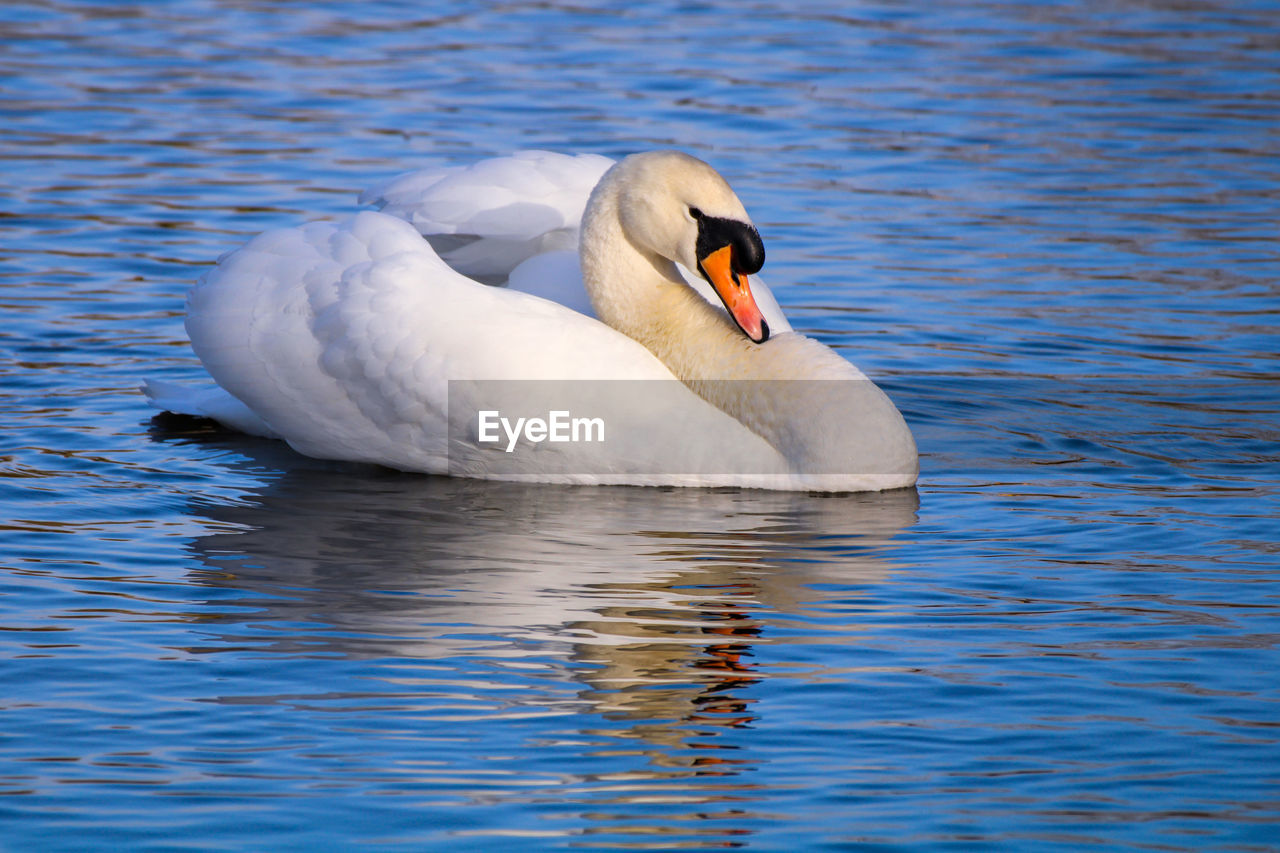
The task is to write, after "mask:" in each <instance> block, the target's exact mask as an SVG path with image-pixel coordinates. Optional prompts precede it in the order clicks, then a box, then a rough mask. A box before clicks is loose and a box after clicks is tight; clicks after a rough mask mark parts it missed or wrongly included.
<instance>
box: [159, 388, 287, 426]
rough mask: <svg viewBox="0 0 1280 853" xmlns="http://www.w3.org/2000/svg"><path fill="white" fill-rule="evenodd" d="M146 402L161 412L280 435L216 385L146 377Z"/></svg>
mask: <svg viewBox="0 0 1280 853" xmlns="http://www.w3.org/2000/svg"><path fill="white" fill-rule="evenodd" d="M141 390H142V393H143V394H145V395H146V397H147V402H148V403H150V404H151V405H152V407H154V408H156V409H159V410H160V411H162V412H172V413H173V414H175V415H190V416H191V417H196V418H210V419H212V420H215V421H217V422H218V423H219V424H221V425H222V426H224V427H226V428H228V429H233V430H235V431H237V432H243V433H247V434H249V435H257V436H261V437H263V438H279V437H280V436H278V435H277V434H276V433H275V431H274V430H272V429H271V427H270V426H268V425H267V422H266V421H264V420H263V419H262V418H260V417H258V415H257V414H255V413H254V412H253V410H252V409H250V408H249V407H248V406H246V405H245V404H244V403H242V402H240V401H239V400H237V399H236V398H235V397H233V396H231V394H230V393H228V392H227V391H225V390H223V389H222V388H219V387H218V386H217V385H206V386H202V387H199V388H193V387H191V386H188V385H179V384H178V383H176V382H164V381H161V380H158V379H148V380H146V381H144V382H143V384H142V388H141Z"/></svg>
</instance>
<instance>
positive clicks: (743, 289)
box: [699, 246, 769, 344]
mask: <svg viewBox="0 0 1280 853" xmlns="http://www.w3.org/2000/svg"><path fill="white" fill-rule="evenodd" d="M699 265H700V266H701V267H702V272H703V273H704V274H705V275H706V277H707V280H708V281H710V282H711V286H712V288H714V289H715V292H716V295H717V296H719V297H720V301H721V302H723V303H724V307H725V308H726V309H727V310H728V311H729V316H730V317H732V318H733V321H734V322H735V323H737V324H738V328H739V329H742V331H743V333H745V334H746V336H747V337H748V338H751V340H753V341H755V342H756V343H758V344H762V343H764V342H765V341H767V340H769V324H768V323H766V322H765V321H764V315H763V314H761V313H760V306H758V305H756V298H755V297H754V296H752V295H751V285H750V284H749V283H748V282H747V277H746V276H745V275H739V274H738V273H736V272H734V271H733V248H732V247H731V246H725V247H724V248H723V249H716V250H715V251H714V252H712V253H711V254H709V255H707V256H706V257H705V258H703V259H702V260H701V261H700V262H699Z"/></svg>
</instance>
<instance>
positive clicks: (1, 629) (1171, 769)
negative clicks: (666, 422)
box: [0, 0, 1280, 851]
mask: <svg viewBox="0 0 1280 853" xmlns="http://www.w3.org/2000/svg"><path fill="white" fill-rule="evenodd" d="M1278 24H1280V6H1277V4H1275V3H1270V2H1256V3H1250V2H1243V3H1225V2H1213V0H1187V2H1162V1H1161V0H1153V2H1145V3H1116V4H1109V5H1108V4H1074V5H1073V4H1061V5H1055V4H1045V3H1036V2H1019V0H1014V1H1013V2H1008V3H982V4H978V3H973V4H963V3H960V4H952V3H941V4H927V5H924V4H906V3H899V2H872V3H865V4H864V3H856V4H850V3H835V2H831V3H823V2H813V3H808V2H801V3H798V4H776V5H775V4H766V3H756V2H752V0H740V2H736V3H729V2H724V0H706V1H705V2H699V3H675V2H656V3H648V4H632V3H617V2H612V0H610V1H609V2H602V3H599V4H573V3H568V2H559V0H551V1H550V2H544V3H536V4H519V3H511V4H476V3H463V2H436V3H400V2H389V0H388V1H387V2H370V3H365V4H359V5H356V4H348V3H334V2H309V3H306V4H300V3H286V2H281V0H255V2H243V0H220V1H219V0H193V2H188V3H164V2H149V3H93V2H63V0H50V2H35V0H17V1H16V2H9V3H6V4H4V6H3V7H2V8H0V115H2V117H3V121H0V162H2V163H3V174H4V179H3V186H4V189H5V193H4V196H5V203H4V204H3V207H2V210H3V213H2V218H0V311H2V312H3V317H4V323H3V326H2V327H0V376H2V377H3V383H2V384H0V395H2V396H3V412H4V416H3V418H2V419H0V473H2V474H3V476H2V477H0V526H2V528H3V529H2V531H0V555H2V561H0V562H2V567H3V571H2V572H0V661H2V663H0V672H2V673H3V692H2V693H0V795H3V796H0V850H4V851H28V850H51V851H62V850H65V851H73V850H74V851H83V850H148V851H152V850H154V851H160V850H178V849H188V850H189V849H200V850H235V851H253V850H267V849H269V850H306V851H314V850H323V849H368V848H371V847H380V848H386V849H405V850H420V849H439V848H448V849H475V850H499V849H511V848H514V847H517V846H519V847H520V848H522V849H527V850H535V849H536V850H561V849H583V848H586V849H617V848H621V849H724V848H731V849H747V850H800V849H804V850H825V849H830V850H836V849H841V850H847V849H859V850H862V849H865V850H889V849H895V850H897V849H910V850H961V849H964V850H970V849H972V850H978V849H993V848H1004V849H1024V850H1046V851H1047V850H1062V851H1066V850H1080V849H1086V848H1087V849H1118V850H1153V849H1154V850H1165V851H1183V850H1187V851H1189V850H1196V851H1199V850H1222V851H1257V850H1277V849H1280V677H1278V676H1277V673H1278V672H1280V653H1278V651H1277V646H1278V644H1280V586H1278V585H1277V583H1278V581H1280V521H1278V516H1280V506H1278V503H1277V495H1278V494H1280V476H1278V472H1280V379H1278V378H1277V377H1278V376H1280V358H1278V355H1277V352H1278V350H1280V347H1278V346H1277V342H1278V341H1280V248H1278V238H1280V232H1278V230H1277V212H1278V211H1280V71H1278V70H1280V29H1278ZM659 147H678V148H681V149H683V150H686V151H689V152H691V153H694V154H697V155H698V156H700V157H702V158H704V159H706V160H708V161H709V162H711V163H712V164H713V165H715V166H716V167H717V168H718V169H719V170H720V171H721V172H722V173H723V174H724V175H725V176H726V177H727V178H728V179H729V181H730V182H731V183H732V184H733V186H734V187H735V189H736V190H737V192H738V194H739V195H740V196H741V198H742V199H743V201H744V203H745V204H746V206H747V209H748V211H749V212H750V213H751V215H752V217H753V219H754V220H755V222H756V224H757V225H758V226H759V227H760V231H761V233H762V236H763V239H764V241H765V244H766V246H767V247H768V262H767V265H766V267H765V269H764V276H765V278H766V279H767V281H768V282H769V283H770V285H771V286H772V287H773V289H774V292H775V294H776V295H777V297H778V299H779V301H780V303H781V304H782V305H783V307H784V308H785V309H786V311H787V313H788V315H789V316H790V318H791V320H792V323H793V324H794V325H795V326H796V328H797V329H799V330H801V331H804V332H806V333H808V334H811V335H813V336H815V337H817V338H819V339H820V340H822V341H824V342H825V343H827V344H829V345H830V346H832V347H834V348H836V349H837V351H839V352H840V353H841V354H842V355H844V356H846V357H847V358H849V359H850V360H851V361H853V362H854V363H856V364H857V365H858V366H859V367H861V368H862V369H863V370H864V371H865V372H866V373H867V374H868V375H870V376H871V377H872V378H874V379H875V380H876V381H877V382H878V383H879V384H880V385H881V386H882V387H883V388H884V389H885V390H886V391H887V392H888V393H889V394H890V396H891V397H893V399H894V401H895V402H896V404H897V405H898V407H899V408H900V409H901V411H902V412H903V414H904V415H905V417H906V419H907V421H908V422H909V423H910V424H911V427H912V429H913V431H914V433H915V436H916V440H917V442H918V444H919V447H920V450H921V465H922V473H921V477H920V482H919V485H918V486H917V487H916V488H914V489H909V490H902V491H896V492H889V493H883V494H863V495H826V496H823V495H811V494H805V493H796V494H787V493H768V492H758V491H751V490H733V489H683V490H681V489H657V488H604V487H601V488H587V487H577V488H575V487H557V486H532V485H511V484H502V483H491V482H478V481H466V480H451V479H447V478H438V477H427V476H418V475H411V474H402V473H397V472H391V471H385V470H379V469H371V468H364V467H356V466H344V465H340V464H335V463H326V462H320V461H316V460H311V459H307V458H305V457H302V456H299V455H297V454H295V453H293V452H292V451H290V450H289V449H288V448H287V447H285V446H283V445H279V444H274V443H271V442H266V441H260V440H254V439H248V438H244V437H240V436H236V435H234V434H231V433H228V432H224V431H220V430H217V429H215V428H213V427H212V426H211V425H209V424H208V423H204V422H199V421H194V420H175V419H173V418H163V417H160V418H154V417H153V415H155V414H156V413H155V412H154V411H153V410H151V409H149V408H148V407H147V405H146V403H145V401H144V399H143V397H142V396H141V394H139V393H138V390H137V389H138V386H139V385H140V383H141V382H142V381H143V380H144V379H164V380H171V381H177V382H194V381H197V380H199V378H200V377H201V375H202V370H201V368H200V365H199V362H198V361H197V360H196V359H195V357H194V355H193V354H192V352H191V350H190V347H189V345H188V343H187V339H186V336H185V332H184V330H183V326H182V318H183V299H184V294H185V292H186V290H187V289H188V288H189V287H190V285H191V284H192V283H193V282H194V280H195V279H196V278H197V277H198V276H199V275H200V274H201V273H202V272H204V271H205V270H206V269H207V268H208V266H209V264H211V263H212V262H213V261H214V259H216V258H217V257H218V256H219V255H220V254H222V253H223V252H226V251H228V250H230V249H232V248H235V247H236V246H238V245H241V244H242V243H243V242H244V241H245V240H247V239H248V238H249V237H251V236H252V235H254V234H256V233H258V232H260V231H262V230H265V229H268V228H273V227H280V226H286V225H293V224H297V223H300V222H302V221H306V220H311V219H326V218H328V219H336V218H340V217H343V216H346V215H348V214H350V213H352V212H354V211H355V210H357V209H358V205H357V204H356V200H355V198H356V195H357V193H358V192H359V191H360V190H361V189H363V188H365V187H366V186H369V185H371V184H374V183H376V182H378V181H381V180H383V179H385V178H387V177H388V176H390V175H394V174H396V173H398V172H402V171H405V170H408V169H412V168H419V167H426V166H432V165H442V164H465V163H470V162H474V161H475V160H477V159H480V158H483V157H488V156H495V155H500V154H505V153H509V152H511V151H514V150H519V149H527V148H540V149H550V150H558V151H566V152H578V151H587V152H594V153H599V154H604V155H607V156H611V157H620V156H623V155H625V154H627V153H630V152H633V151H638V150H644V149H649V148H659Z"/></svg>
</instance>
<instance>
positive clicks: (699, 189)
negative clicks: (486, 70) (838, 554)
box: [147, 152, 917, 490]
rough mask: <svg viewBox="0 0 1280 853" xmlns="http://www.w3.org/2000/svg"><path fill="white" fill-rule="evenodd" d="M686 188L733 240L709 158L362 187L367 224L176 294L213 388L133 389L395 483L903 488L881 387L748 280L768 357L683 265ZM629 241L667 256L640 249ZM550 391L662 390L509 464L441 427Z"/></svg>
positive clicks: (328, 232)
mask: <svg viewBox="0 0 1280 853" xmlns="http://www.w3.org/2000/svg"><path fill="white" fill-rule="evenodd" d="M610 169H612V171H610ZM606 172H607V175H606ZM655 175H656V176H657V178H655V177H654V176H655ZM602 176H604V180H603V181H602V180H601V178H602ZM646 181H647V184H646ZM597 184H599V187H600V188H599V189H597V190H596V192H595V194H594V196H591V191H592V188H593V187H596V186H597ZM690 194H692V195H690ZM588 196H591V205H590V209H589V210H588V213H587V219H588V222H587V225H588V226H589V227H588V228H586V229H585V234H583V235H581V236H580V233H579V231H580V228H581V227H582V224H583V210H584V207H586V206H587V201H588ZM668 196H670V198H668ZM686 196H689V197H690V198H695V199H696V204H697V205H699V208H700V211H701V210H705V211H706V214H708V215H711V216H717V217H722V218H724V219H726V220H732V221H734V222H741V223H743V227H748V224H749V220H747V219H746V214H745V211H743V210H742V209H741V204H740V202H738V200H737V198H736V196H734V195H733V194H732V191H731V190H729V189H728V186H727V184H724V183H723V180H722V179H720V178H719V176H718V175H716V174H715V173H714V172H713V171H712V170H711V169H710V167H708V166H706V165H705V164H703V163H701V161H697V160H694V159H693V158H689V157H686V156H684V155H676V154H674V153H672V152H664V153H659V154H649V155H637V156H635V157H632V158H628V159H627V160H624V161H622V163H621V164H619V165H618V166H617V167H614V166H613V164H612V163H611V161H609V160H607V159H606V158H603V157H597V156H594V155H578V156H576V157H571V156H566V155H559V154H551V153H547V152H523V153H520V154H517V155H514V156H513V157H506V158H497V159H494V160H487V161H483V162H481V163H478V164H475V165H473V166H470V167H466V168H455V169H445V170H439V171H434V172H418V173H410V174H407V175H403V176H400V177H398V178H396V179H394V180H392V181H390V182H388V183H387V184H385V185H384V186H382V187H379V188H377V189H375V190H372V191H370V192H368V193H366V194H364V196H362V200H364V201H368V202H374V203H377V204H379V205H381V207H382V212H373V211H365V212H362V213H358V214H356V215H355V216H353V217H352V218H350V219H348V220H346V221H343V222H340V223H328V222H318V223H311V224H308V225H305V226H302V227H298V228H287V229H281V230H277V231H271V232H267V233H265V234H262V235H260V236H258V237H256V238H254V239H253V240H251V241H250V242H249V243H248V244H246V245H245V246H244V247H243V248H241V249H238V250H236V251H233V252H231V253H229V254H227V255H225V256H223V257H222V258H221V259H220V260H219V262H218V264H217V266H216V267H214V268H213V269H212V270H211V271H210V272H209V273H208V274H207V275H206V276H204V277H203V278H202V279H201V281H200V282H199V283H198V284H197V285H196V286H195V287H194V288H193V289H192V291H191V293H190V295H189V297H188V305H187V324H186V325H187V331H188V333H189V334H190V336H191V341H192V346H193V348H194V349H195V351H196V354H197V355H198V356H199V357H200V360H201V362H202V363H203V364H204V365H205V367H206V369H207V370H208V371H209V374H210V375H211V376H212V378H213V379H214V381H215V382H216V383H217V384H218V386H220V388H221V389H222V390H221V391H218V390H212V389H207V388H206V389H200V390H195V391H190V392H187V393H184V392H182V391H181V390H180V389H179V388H178V387H176V386H173V385H172V384H169V383H149V385H148V388H147V391H148V394H149V396H150V397H151V399H152V402H153V404H154V405H156V406H158V407H160V408H165V409H168V410H171V411H179V412H185V413H189V414H198V415H204V416H208V417H213V418H215V419H217V420H219V421H221V422H223V423H225V424H227V425H228V426H231V427H233V428H236V429H240V430H243V431H246V432H251V433H256V434H260V435H270V436H279V437H282V438H283V439H284V440H286V441H287V442H288V443H289V444H290V445H291V446H292V447H294V448H295V449H296V450H298V451H299V452H301V453H304V454H307V455H311V456H316V457H320V458H328V459H344V460H352V461H363V462H373V463H378V464H381V465H387V466H390V467H393V468H399V469H403V470H411V471H423V472H429V473H453V474H461V475H464V476H473V477H496V478H502V479H521V480H536V481H549V482H580V483H635V484H673V485H727V484H739V485H749V486H761V487H766V488H793V489H794V488H821V489H838V490H862V489H880V488H890V487H899V486H906V485H910V484H911V483H912V482H914V479H915V474H916V466H917V463H916V456H915V448H914V444H913V443H912V441H911V437H910V432H909V431H908V430H907V429H906V426H905V424H904V423H903V422H902V418H901V416H900V415H899V414H898V412H897V410H896V409H894V408H893V406H892V404H891V403H889V402H888V399H887V398H886V397H885V396H884V395H883V394H882V393H881V392H880V391H879V389H877V388H875V386H874V385H872V384H871V383H870V382H867V381H865V378H864V377H862V375H861V374H860V373H859V372H858V371H857V369H856V368H854V367H853V366H852V365H849V364H848V363H847V362H845V361H843V359H840V358H839V357H838V356H836V355H835V354H834V353H832V352H831V351H830V350H829V349H827V348H826V347H823V346H822V345H821V344H818V343H817V342H815V341H812V340H811V339H808V338H805V337H803V336H800V335H797V334H795V333H792V332H790V331H789V330H790V326H789V325H788V324H786V321H785V318H784V317H783V316H782V313H781V310H780V309H778V308H777V304H776V302H775V301H774V300H773V298H772V295H771V294H768V291H767V289H766V288H763V286H762V285H761V283H759V281H758V279H752V285H751V288H752V291H753V292H755V294H756V298H757V301H759V303H760V310H761V312H762V314H763V315H764V317H765V319H766V320H767V322H768V324H769V327H770V328H771V329H772V331H773V334H774V337H773V338H772V339H771V340H768V341H766V342H765V343H763V344H755V343H752V342H751V341H750V340H748V339H747V338H746V337H745V336H744V335H743V333H742V332H741V331H739V330H738V329H737V328H736V327H735V326H734V324H733V321H732V320H731V319H730V316H729V314H728V313H727V312H726V311H725V310H724V308H723V307H721V306H720V305H719V304H718V303H719V300H718V298H717V297H716V296H715V295H714V293H713V292H712V291H711V290H710V285H708V284H707V282H705V281H704V280H703V279H702V277H701V276H694V275H691V274H689V272H688V270H689V269H693V268H696V267H697V266H698V265H699V264H700V263H701V260H702V259H701V258H699V257H696V256H695V254H694V243H695V242H696V240H697V236H698V231H697V228H698V226H697V224H696V223H695V222H694V220H693V219H692V218H690V217H689V216H688V214H687V212H686V211H687V209H688V208H689V207H691V206H692V205H693V204H694V203H695V202H693V201H687V200H686ZM637 199H638V200H637ZM664 204H665V207H664ZM651 208H652V209H651ZM624 220H626V221H630V224H629V225H627V226H624V224H623V222H624ZM686 220H687V221H686ZM628 227H629V228H630V229H631V230H630V231H628V230H627V229H628ZM691 229H692V230H691ZM753 233H754V232H753ZM424 237H425V238H426V239H424ZM580 240H581V241H582V252H583V255H584V264H583V268H585V269H586V270H588V273H587V276H586V278H587V286H586V289H584V286H583V276H582V273H581V270H580V269H579V266H578V263H577V254H576V251H575V250H576V249H577V248H578V244H579V241H580ZM664 240H665V241H667V242H662V241H664ZM637 241H638V243H640V244H649V243H654V242H655V241H657V242H659V243H662V246H661V247H660V248H657V249H654V250H653V257H651V256H650V252H649V251H648V250H647V249H638V248H637V247H636V245H635V244H636V243H637ZM668 243H670V245H668ZM686 243H687V244H688V245H687V246H686V245H685V244H686ZM637 258H639V260H637ZM655 258H656V260H655ZM446 261H447V262H446ZM676 264H682V265H683V267H677V266H676ZM468 276H477V277H480V278H484V279H486V280H489V281H501V282H503V283H509V285H510V286H506V287H500V286H491V285H488V284H482V283H479V282H478V281H476V280H474V279H473V278H470V277H468ZM601 279H604V280H603V281H602V280H601ZM686 281H688V282H690V283H692V284H697V285H700V286H701V287H700V291H701V293H702V295H697V294H695V291H694V289H691V287H690V286H689V284H687V283H686ZM588 290H589V291H591V293H590V300H588V299H587V296H588V293H587V291H588ZM646 299H648V300H649V301H648V302H647V303H646V302H645V300H646ZM708 299H715V300H716V303H715V304H713V303H712V302H709V301H708ZM688 300H692V301H688ZM593 308H594V309H599V310H600V311H601V312H602V315H603V316H604V319H605V320H606V321H607V322H608V323H609V325H606V324H605V323H602V322H600V320H597V319H595V312H594V311H593V310H592V309H593ZM615 315H616V316H615ZM637 316H639V317H641V320H639V321H636V320H635V318H636V317H637ZM635 322H640V323H641V326H643V328H642V327H641V326H636V327H635V328H632V327H631V326H632V325H634V323H635ZM611 326H612V328H611ZM655 329H656V330H659V331H655ZM655 335H657V337H656V338H655V337H654V336H655ZM673 372H674V375H673ZM546 379H552V380H557V381H560V382H562V383H564V382H571V381H574V380H605V379H608V380H618V379H625V380H632V381H633V382H635V383H640V382H642V381H646V380H647V381H649V382H652V383H654V384H652V385H639V384H637V385H636V386H635V387H637V388H654V389H657V388H661V389H662V390H661V391H655V392H654V394H653V395H650V394H648V392H647V391H646V392H645V393H641V394H636V393H627V394H620V395H614V396H612V397H610V400H609V406H611V407H612V408H611V410H610V417H611V418H613V419H614V421H615V424H616V422H618V421H622V422H624V423H625V427H626V428H625V429H615V430H613V432H612V435H611V436H610V439H611V440H609V441H606V442H604V443H590V444H585V443H574V444H565V445H558V446H557V445H552V444H550V443H548V444H543V445H539V446H538V448H537V450H538V452H537V453H530V454H524V455H518V458H517V457H513V456H511V455H508V454H503V453H502V450H501V449H500V448H495V447H494V446H492V445H486V444H482V443H478V442H477V441H476V440H475V435H474V434H471V433H469V432H467V431H466V430H461V431H460V430H459V429H458V422H457V417H458V414H459V412H463V411H466V412H472V411H475V410H478V409H483V408H485V407H486V406H498V405H502V403H503V402H508V403H509V402H510V399H511V398H510V396H509V395H508V396H507V397H502V398H499V397H494V396H492V395H494V394H498V392H499V391H502V392H503V393H508V392H509V391H510V389H509V388H506V389H505V390H503V389H496V390H495V389H494V388H491V387H490V386H489V385H488V384H486V383H484V382H479V383H477V382H476V381H475V380H546ZM803 379H844V380H862V381H853V382H843V383H831V387H832V388H835V387H837V386H840V387H842V388H844V389H846V390H844V391H842V392H841V393H840V394H837V395H835V397H833V398H831V399H830V400H829V404H830V407H831V410H830V411H827V412H825V413H823V412H814V411H813V410H812V409H813V407H814V405H815V403H814V401H815V397H814V394H813V393H812V392H810V393H808V394H802V393H801V390H800V389H802V388H803V387H804V386H806V385H807V384H808V383H803V382H801V383H798V384H796V383H792V384H790V385H786V384H785V383H783V384H780V381H782V380H803ZM451 380H453V385H452V388H453V393H454V396H453V398H452V399H451V398H450V381H451ZM677 380H683V382H684V383H685V384H680V382H679V381H677ZM710 380H748V381H753V382H755V383H756V384H755V385H745V384H741V383H734V382H728V383H719V384H717V383H716V382H714V381H710ZM760 383H764V384H760ZM819 387H822V388H825V387H826V386H819ZM690 388H693V389H696V391H697V393H695V391H694V390H690ZM761 389H764V390H763V391H762V390H761ZM743 394H747V395H749V396H754V397H757V399H737V398H738V397H740V396H742V395H743ZM850 394H853V396H852V397H850ZM822 396H823V397H824V398H825V397H827V396H829V395H827V394H826V393H825V392H824V393H823V395H822ZM451 404H452V406H453V409H454V415H455V424H454V429H453V430H452V431H450V429H449V420H448V415H449V411H450V405H451ZM788 405H796V406H801V407H803V410H796V409H791V410H788V408H787V407H788ZM819 408H822V406H819Z"/></svg>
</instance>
